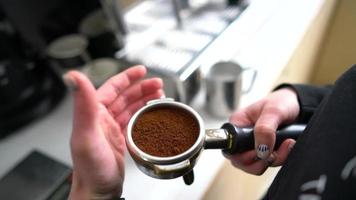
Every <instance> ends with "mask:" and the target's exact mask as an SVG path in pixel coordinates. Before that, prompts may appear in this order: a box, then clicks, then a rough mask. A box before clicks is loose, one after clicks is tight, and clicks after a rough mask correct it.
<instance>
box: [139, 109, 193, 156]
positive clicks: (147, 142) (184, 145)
mask: <svg viewBox="0 0 356 200" xmlns="http://www.w3.org/2000/svg"><path fill="white" fill-rule="evenodd" d="M198 136H199V124H198V121H197V120H196V119H195V118H194V116H193V115H192V114H190V113H189V112H188V111H186V110H184V109H181V108H175V107H160V108H156V109H152V110H150V111H147V112H145V113H143V114H141V115H140V116H139V117H138V118H137V119H136V122H135V124H134V127H133V132H132V139H133V142H134V143H135V144H136V146H137V147H138V148H139V149H141V150H142V151H144V152H145V153H147V154H150V155H153V156H159V157H169V156H175V155H178V154H181V153H183V152H184V151H186V150H188V149H189V148H190V147H191V146H193V144H194V143H195V141H196V140H197V138H198Z"/></svg>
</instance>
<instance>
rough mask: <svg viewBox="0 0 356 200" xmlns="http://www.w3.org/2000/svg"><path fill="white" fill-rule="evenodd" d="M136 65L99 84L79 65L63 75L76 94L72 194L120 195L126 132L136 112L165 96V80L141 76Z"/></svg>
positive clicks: (142, 71)
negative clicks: (93, 83)
mask: <svg viewBox="0 0 356 200" xmlns="http://www.w3.org/2000/svg"><path fill="white" fill-rule="evenodd" d="M145 74H146V69H145V67H143V66H135V67H131V68H130V69H128V70H126V71H124V72H122V73H120V74H118V75H116V76H114V77H112V78H111V79H110V80H108V81H107V82H106V83H105V84H103V85H102V86H101V87H100V88H99V89H98V90H95V88H94V87H93V85H92V84H91V82H90V81H89V80H88V79H87V78H86V76H84V75H83V74H81V73H80V72H78V71H70V72H68V73H67V74H66V75H65V76H64V77H63V78H64V81H65V83H66V84H67V85H68V86H69V88H70V89H71V90H72V94H73V96H74V117H73V130H72V131H73V132H72V137H71V143H70V146H71V153H72V159H73V185H72V188H71V193H70V199H114V197H118V196H120V195H121V193H122V184H123V180H124V149H125V139H124V132H125V131H126V125H127V122H128V120H129V119H130V117H131V116H132V114H133V113H134V112H135V111H136V110H138V109H139V108H140V107H142V106H143V105H145V103H146V102H147V101H149V100H152V99H156V98H159V97H161V96H162V94H163V92H162V80H160V79H158V78H153V79H148V80H140V79H141V78H142V77H143V76H144V75H145Z"/></svg>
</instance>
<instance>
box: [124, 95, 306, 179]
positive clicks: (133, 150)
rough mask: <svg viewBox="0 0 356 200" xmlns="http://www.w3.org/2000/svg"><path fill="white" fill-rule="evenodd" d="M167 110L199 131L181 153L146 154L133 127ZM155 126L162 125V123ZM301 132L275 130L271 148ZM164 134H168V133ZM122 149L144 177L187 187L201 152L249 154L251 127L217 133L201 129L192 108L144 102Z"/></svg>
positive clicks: (168, 102)
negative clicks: (175, 180)
mask: <svg viewBox="0 0 356 200" xmlns="http://www.w3.org/2000/svg"><path fill="white" fill-rule="evenodd" d="M167 109H168V110H169V109H172V110H174V112H172V113H177V112H182V113H184V116H185V117H188V118H190V119H191V121H193V122H194V123H195V125H197V126H198V127H199V128H198V130H199V134H198V135H197V138H196V140H195V142H194V144H193V145H192V146H191V147H190V148H189V149H187V150H185V151H184V152H181V153H178V154H176V155H175V154H174V155H173V156H167V157H161V156H157V155H152V154H149V153H147V152H145V151H143V150H142V149H140V148H139V147H138V145H137V144H136V143H135V142H134V139H133V132H134V127H135V125H136V124H137V123H138V122H139V119H140V118H142V116H144V115H145V114H147V113H150V112H159V110H167ZM166 118H169V116H167V117H166ZM158 123H159V124H160V125H161V124H165V123H164V121H161V122H158ZM145 128H147V127H145ZM164 128H166V127H164ZM304 129H305V125H289V126H285V127H281V128H279V129H278V130H277V132H276V142H275V148H278V147H279V146H280V145H281V143H282V142H283V141H284V140H285V139H287V138H292V139H297V138H298V136H299V135H300V134H301V133H302V132H303V131H304ZM165 130H167V131H169V129H165ZM145 137H147V135H146V136H145ZM155 139H157V138H155ZM126 145H127V149H128V151H129V153H130V155H131V157H132V158H133V160H134V161H135V164H136V166H137V167H138V168H139V169H140V170H141V171H142V172H143V173H145V174H146V175H148V176H151V177H153V178H158V179H173V178H177V177H181V176H182V177H183V180H184V182H185V184H187V185H190V184H192V183H193V181H194V173H193V168H194V166H195V164H196V163H197V161H198V159H199V156H200V154H201V153H202V152H203V150H206V149H220V150H222V151H223V152H224V153H225V154H235V153H241V152H244V151H248V150H252V149H254V133H253V128H251V127H250V128H241V127H237V126H235V125H234V124H231V123H225V124H223V125H222V127H221V128H220V129H205V127H204V122H203V120H202V118H201V116H200V115H199V114H198V113H197V112H196V111H195V110H194V109H193V108H191V107H189V106H188V105H186V104H183V103H180V102H176V101H174V100H173V99H158V100H153V101H150V102H148V103H147V105H145V106H144V107H142V108H141V109H140V110H138V111H137V112H136V113H135V114H134V115H133V117H132V118H131V119H130V121H129V124H128V128H127V138H126ZM172 148H174V147H172Z"/></svg>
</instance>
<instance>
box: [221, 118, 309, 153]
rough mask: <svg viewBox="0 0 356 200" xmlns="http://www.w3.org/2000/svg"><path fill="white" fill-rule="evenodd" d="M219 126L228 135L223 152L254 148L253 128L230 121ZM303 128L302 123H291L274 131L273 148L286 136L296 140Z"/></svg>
mask: <svg viewBox="0 0 356 200" xmlns="http://www.w3.org/2000/svg"><path fill="white" fill-rule="evenodd" d="M221 128H222V129H225V130H226V131H227V132H228V135H229V142H228V146H227V148H226V149H224V150H223V152H224V153H226V154H235V153H241V152H245V151H248V150H252V149H254V148H255V139H254V133H253V128H239V127H237V126H235V125H233V124H231V123H225V124H224V125H223V126H222V127H221ZM304 129H305V125H304V124H293V125H289V126H285V127H283V128H279V129H278V130H277V132H276V142H275V145H274V149H278V148H279V146H280V145H281V144H282V142H283V141H284V140H286V139H288V138H291V139H294V140H296V139H297V138H298V137H299V135H300V134H301V133H302V132H303V131H304Z"/></svg>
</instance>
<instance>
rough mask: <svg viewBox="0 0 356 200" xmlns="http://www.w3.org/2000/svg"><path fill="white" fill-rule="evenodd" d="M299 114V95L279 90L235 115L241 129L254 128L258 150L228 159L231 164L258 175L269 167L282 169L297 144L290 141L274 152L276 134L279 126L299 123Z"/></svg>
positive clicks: (232, 120) (289, 90)
mask: <svg viewBox="0 0 356 200" xmlns="http://www.w3.org/2000/svg"><path fill="white" fill-rule="evenodd" d="M298 114H299V104H298V99H297V95H296V93H295V91H294V90H292V89H290V88H282V89H279V90H277V91H275V92H273V93H271V94H269V95H268V96H267V97H265V98H263V99H261V100H259V101H257V102H256V103H254V104H251V105H250V106H248V107H246V108H243V109H241V110H239V111H237V112H236V113H234V114H233V115H232V116H231V117H230V122H231V123H233V124H236V125H238V126H241V127H249V126H254V130H255V131H254V134H255V150H251V151H248V152H244V153H241V154H235V155H231V156H228V158H229V159H230V160H231V163H232V164H233V165H234V166H235V167H237V168H240V169H242V170H244V171H246V172H248V173H251V174H255V175H261V174H262V173H264V172H265V171H266V169H267V168H268V166H279V165H282V164H283V163H284V161H285V160H286V158H287V156H288V154H289V151H290V149H291V148H292V147H293V145H294V144H295V141H294V140H293V139H287V140H285V141H284V142H283V143H282V144H281V146H280V147H279V149H278V150H277V151H273V147H274V144H275V132H276V130H277V128H278V126H279V125H281V124H288V123H292V122H293V121H295V120H296V118H297V117H298Z"/></svg>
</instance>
